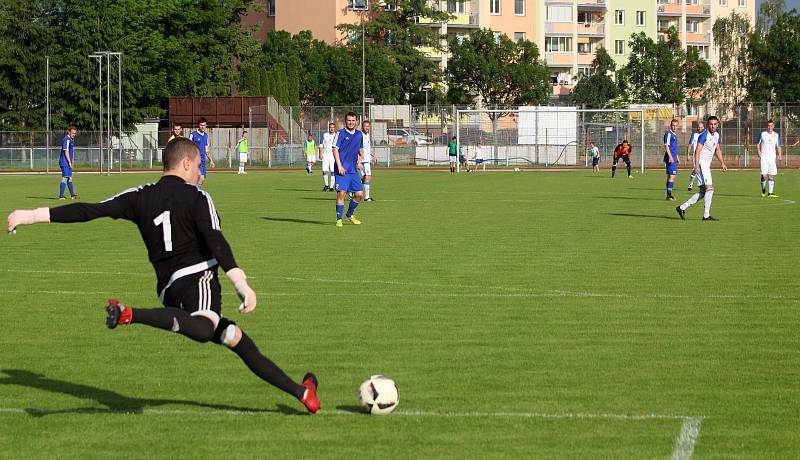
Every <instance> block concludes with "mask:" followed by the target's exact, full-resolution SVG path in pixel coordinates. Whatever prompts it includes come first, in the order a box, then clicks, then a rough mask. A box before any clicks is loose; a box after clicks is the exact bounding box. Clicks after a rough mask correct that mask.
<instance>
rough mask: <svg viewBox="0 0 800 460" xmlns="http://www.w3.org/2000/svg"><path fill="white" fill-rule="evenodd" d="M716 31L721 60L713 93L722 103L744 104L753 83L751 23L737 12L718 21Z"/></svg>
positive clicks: (715, 37) (712, 87)
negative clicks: (751, 80) (749, 58)
mask: <svg viewBox="0 0 800 460" xmlns="http://www.w3.org/2000/svg"><path fill="white" fill-rule="evenodd" d="M712 30H713V35H714V46H715V47H716V48H717V52H718V54H719V59H718V61H717V69H716V71H717V78H716V79H715V80H714V81H713V82H712V85H711V88H710V90H711V94H712V95H713V96H714V97H715V98H716V99H718V100H719V102H723V103H729V104H740V103H742V102H744V100H745V98H746V97H747V91H746V88H747V86H748V81H749V69H748V63H747V55H748V51H747V49H748V47H749V44H750V38H751V37H752V34H751V30H750V21H749V20H748V18H747V16H744V15H740V14H737V13H736V12H735V11H734V12H733V13H731V14H730V16H728V17H726V18H719V19H717V20H716V22H714V27H713V29H712Z"/></svg>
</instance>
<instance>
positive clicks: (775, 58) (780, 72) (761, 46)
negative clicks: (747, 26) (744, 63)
mask: <svg viewBox="0 0 800 460" xmlns="http://www.w3.org/2000/svg"><path fill="white" fill-rule="evenodd" d="M799 36H800V16H799V15H798V14H797V12H796V11H794V10H793V11H791V12H789V13H784V14H781V15H780V16H778V18H777V20H776V21H775V24H774V25H773V26H772V27H771V28H770V29H769V32H767V33H766V35H764V36H762V35H761V34H759V33H754V34H753V37H752V40H751V43H750V45H751V46H750V47H749V50H748V51H749V63H750V68H749V70H750V73H751V76H752V77H751V79H750V81H749V85H748V90H749V91H750V93H751V99H752V100H755V101H759V102H760V101H798V100H800V71H798V69H800V41H799V40H798V38H797V37H799Z"/></svg>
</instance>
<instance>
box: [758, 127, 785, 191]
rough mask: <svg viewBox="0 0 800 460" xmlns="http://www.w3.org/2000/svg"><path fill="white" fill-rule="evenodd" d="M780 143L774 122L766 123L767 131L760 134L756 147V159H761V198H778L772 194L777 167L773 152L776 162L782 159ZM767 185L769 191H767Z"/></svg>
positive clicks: (781, 145) (779, 136)
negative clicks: (776, 158)
mask: <svg viewBox="0 0 800 460" xmlns="http://www.w3.org/2000/svg"><path fill="white" fill-rule="evenodd" d="M781 147H783V144H782V143H781V135H780V134H778V133H776V132H775V122H774V121H772V120H769V121H767V130H766V131H764V132H762V133H761V137H759V138H758V145H756V151H757V152H758V157H759V158H760V159H761V196H764V195H766V196H767V198H778V195H776V194H775V193H774V190H775V176H776V175H777V174H778V165H777V163H776V162H775V152H776V151H777V153H778V155H777V157H778V160H782V159H783V155H782V153H783V152H782V148H781ZM767 185H769V191H768V190H767Z"/></svg>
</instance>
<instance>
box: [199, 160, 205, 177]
mask: <svg viewBox="0 0 800 460" xmlns="http://www.w3.org/2000/svg"><path fill="white" fill-rule="evenodd" d="M200 175H201V176H203V177H206V164H205V163H200Z"/></svg>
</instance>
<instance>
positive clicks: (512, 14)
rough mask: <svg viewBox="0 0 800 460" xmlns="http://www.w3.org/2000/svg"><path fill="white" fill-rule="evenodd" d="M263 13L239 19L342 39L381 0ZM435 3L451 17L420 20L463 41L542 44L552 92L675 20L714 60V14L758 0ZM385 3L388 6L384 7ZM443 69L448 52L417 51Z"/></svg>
mask: <svg viewBox="0 0 800 460" xmlns="http://www.w3.org/2000/svg"><path fill="white" fill-rule="evenodd" d="M263 1H264V2H265V5H264V8H263V9H264V11H263V12H261V13H254V14H251V15H249V16H248V17H247V18H246V19H245V20H243V24H245V25H248V24H254V23H256V22H261V23H262V31H261V34H262V35H264V36H265V35H266V33H267V32H268V31H270V30H276V29H277V30H286V31H288V32H291V33H297V32H300V31H302V30H311V31H312V33H313V34H314V37H316V38H318V39H321V40H325V41H327V42H329V43H335V42H336V41H338V40H347V38H348V37H346V36H344V35H343V34H342V33H341V32H339V31H337V30H336V25H337V24H341V23H358V22H360V21H361V20H362V19H364V18H365V15H366V14H368V13H365V12H364V11H361V10H362V9H364V8H365V7H366V5H367V2H368V1H369V4H371V5H375V4H376V3H378V4H383V2H381V1H380V0H263ZM429 3H430V4H431V6H433V7H434V8H436V9H438V10H440V11H447V12H448V13H450V14H451V15H452V16H453V19H451V20H449V21H447V22H444V23H435V22H432V21H430V20H427V21H426V20H425V19H424V18H421V19H420V22H421V23H426V24H427V25H428V26H429V27H431V28H434V29H436V30H437V31H438V32H439V33H440V34H441V35H442V36H443V37H446V38H445V39H443V40H442V45H443V46H444V45H446V43H447V40H449V39H452V38H455V39H460V38H463V37H466V36H467V35H469V34H470V33H471V32H472V31H473V30H477V29H482V28H488V29H492V30H493V31H494V32H495V33H496V34H498V35H499V34H505V35H507V36H508V37H509V38H512V39H514V40H520V39H528V40H531V41H533V42H534V43H536V44H537V46H538V47H539V49H540V51H541V53H542V58H543V59H544V61H545V63H546V64H547V66H548V67H549V69H550V80H551V83H552V84H553V94H554V95H566V94H569V93H570V91H571V90H572V88H573V85H574V83H575V80H576V78H577V77H578V75H580V74H588V73H590V72H591V62H592V60H594V56H595V53H596V52H597V50H598V49H599V48H600V47H603V48H605V49H606V50H607V51H608V53H609V54H610V55H611V56H612V58H613V59H614V60H615V62H616V63H617V66H623V65H625V64H626V63H627V62H628V57H629V55H630V50H629V49H628V40H629V39H630V36H631V34H634V33H639V32H644V33H645V34H646V35H647V36H649V37H651V38H653V39H654V40H664V39H665V38H666V31H667V30H668V29H669V28H670V27H671V26H675V27H676V28H677V29H678V31H679V33H680V39H681V43H682V44H683V46H684V48H696V49H697V50H698V51H699V52H700V56H701V57H703V58H704V59H706V60H708V61H709V63H710V64H711V65H712V66H713V65H714V64H716V62H717V58H718V56H717V52H716V51H715V49H714V47H713V38H712V28H713V25H714V22H715V21H716V20H717V18H720V17H726V16H728V15H730V14H731V12H733V11H736V12H737V13H739V14H742V15H746V16H747V17H748V18H750V20H751V22H752V23H753V24H755V15H756V4H755V3H756V0H429ZM386 8H390V6H386ZM422 51H423V52H425V53H426V54H427V55H428V56H429V57H430V58H431V59H432V60H434V61H436V62H438V63H439V64H440V65H441V66H442V68H446V67H447V61H448V59H449V55H448V53H447V51H446V50H445V51H435V50H434V49H432V48H429V49H424V48H423V49H422Z"/></svg>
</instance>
